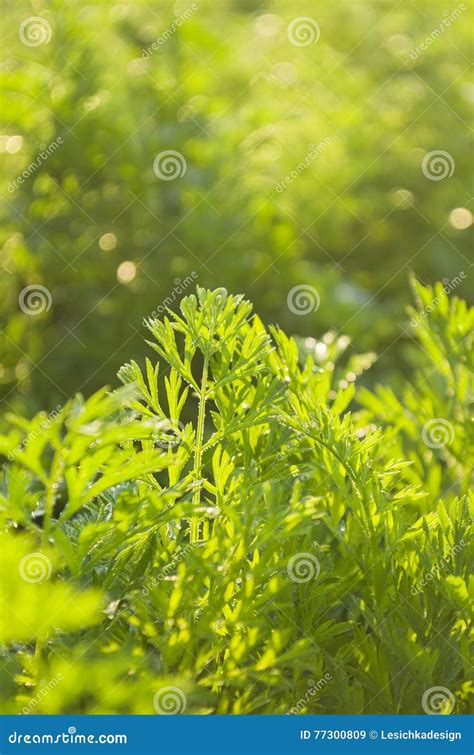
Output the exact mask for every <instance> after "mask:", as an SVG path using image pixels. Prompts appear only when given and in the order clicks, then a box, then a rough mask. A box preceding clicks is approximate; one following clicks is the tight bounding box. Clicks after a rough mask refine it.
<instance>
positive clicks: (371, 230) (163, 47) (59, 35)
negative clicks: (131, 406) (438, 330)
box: [0, 0, 474, 413]
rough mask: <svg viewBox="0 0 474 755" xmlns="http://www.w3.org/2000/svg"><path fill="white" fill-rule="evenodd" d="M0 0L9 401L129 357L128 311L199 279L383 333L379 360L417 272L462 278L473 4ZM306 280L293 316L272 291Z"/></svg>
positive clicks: (46, 392) (67, 385) (1, 314)
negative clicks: (310, 295)
mask: <svg viewBox="0 0 474 755" xmlns="http://www.w3.org/2000/svg"><path fill="white" fill-rule="evenodd" d="M4 13H5V15H6V19H5V21H6V23H5V30H6V32H5V40H4V43H6V48H7V49H8V53H7V54H6V55H5V57H4V59H3V62H2V67H1V86H2V100H3V107H2V111H3V118H4V121H5V122H4V125H3V127H2V136H1V140H0V152H1V166H2V174H3V179H2V190H3V193H4V198H5V201H4V203H3V210H2V217H1V238H0V244H1V246H0V249H1V251H0V267H1V270H2V274H1V277H0V321H1V329H0V383H1V386H2V393H1V396H2V398H3V399H4V402H5V406H8V407H14V408H22V410H24V407H25V406H26V407H27V409H28V411H30V413H33V410H36V409H37V408H38V407H39V406H41V407H44V408H46V409H52V408H53V407H55V406H57V405H58V403H60V404H62V403H63V402H64V401H65V399H66V398H68V397H69V396H71V395H72V394H73V393H74V392H75V391H76V390H79V389H80V390H82V391H83V392H84V393H85V394H87V395H89V394H90V393H92V392H93V391H94V390H96V389H97V388H98V387H99V386H101V385H102V384H103V383H104V382H107V381H109V380H110V376H111V375H112V374H114V372H115V370H116V369H117V367H118V366H119V365H120V364H121V363H123V361H124V360H125V359H126V358H127V357H128V354H129V353H134V354H135V355H136V356H137V357H139V358H140V357H141V356H143V354H144V348H145V347H144V345H143V341H142V338H141V334H140V331H141V322H142V319H143V317H144V316H147V315H149V314H150V313H151V312H153V311H154V310H156V308H157V307H159V306H160V305H161V304H162V302H163V301H164V300H166V299H167V298H168V297H173V301H174V298H180V296H176V297H175V296H174V294H173V292H174V291H176V290H178V292H180V291H181V288H182V287H183V281H185V280H186V279H187V278H188V277H189V276H191V275H193V277H194V278H196V279H197V280H198V282H199V284H200V285H206V286H210V287H215V286H226V287H227V288H228V289H229V290H232V291H235V292H237V291H242V292H244V293H245V294H247V295H248V296H249V297H251V298H252V300H253V301H255V302H257V305H258V309H259V313H260V314H261V316H262V318H263V319H264V321H265V322H270V321H272V322H278V323H279V324H280V325H281V326H282V327H283V328H285V329H286V330H287V331H288V332H290V333H296V334H299V335H301V336H303V337H314V338H318V337H320V336H321V335H322V334H323V333H324V332H325V331H326V330H328V329H329V328H331V329H334V330H335V331H336V332H337V331H342V332H344V333H347V334H348V335H349V336H350V337H351V338H352V339H353V341H354V342H356V345H357V349H356V350H357V351H359V352H360V351H367V350H373V349H375V350H377V351H378V352H379V353H384V352H386V353H385V355H384V359H383V361H381V362H377V363H376V365H375V366H374V368H373V370H372V373H373V374H374V375H376V376H378V377H382V378H385V377H387V378H388V373H389V372H391V370H392V367H393V365H394V364H397V365H398V366H399V365H400V363H401V364H404V363H405V364H406V361H405V360H407V359H409V358H410V353H411V345H410V338H411V337H410V336H409V335H408V334H407V333H406V332H405V330H404V326H402V323H403V313H404V309H405V307H406V304H407V302H408V300H409V295H408V287H407V285H406V280H407V271H408V269H409V268H413V269H414V270H415V272H416V273H417V275H418V276H419V277H420V278H421V279H422V280H423V281H425V282H429V281H432V280H435V279H436V280H443V279H444V280H449V281H451V280H453V279H454V278H457V277H459V276H460V272H461V271H463V273H464V277H463V278H462V279H461V281H460V284H459V287H458V288H459V290H457V291H456V293H457V294H458V295H460V296H464V297H468V295H469V279H470V275H469V273H470V262H469V250H470V247H469V244H470V233H471V231H470V230H469V226H470V224H471V214H470V210H469V204H468V203H469V196H468V192H467V191H466V187H467V186H468V182H469V175H470V170H471V169H472V161H471V156H470V152H469V140H468V123H469V121H470V116H471V112H472V110H471V108H472V101H473V98H474V86H473V84H472V83H471V81H470V78H469V72H468V66H469V49H470V48H469V45H470V38H471V31H470V29H471V28H472V24H471V23H470V20H471V21H472V14H471V10H470V9H469V7H468V6H467V5H465V4H464V3H461V4H460V5H459V4H458V5H456V6H455V7H454V6H453V8H452V9H451V8H450V9H448V10H447V9H446V4H445V3H444V2H438V1H437V0H435V2H432V1H431V0H430V1H428V0H416V2H410V3H401V4H399V3H398V4H397V3H394V2H385V1H384V0H364V1H363V2H358V3H355V4H351V3H332V2H323V3H318V4H317V7H316V6H313V5H312V4H308V3H301V2H297V3H295V2H293V1H291V2H290V0H278V1H275V2H271V1H270V0H269V1H268V2H252V0H222V2H219V3H212V2H209V1H206V0H204V2H199V3H190V2H189V1H188V0H184V1H181V0H178V1H177V2H170V1H169V0H163V1H162V2H159V3H158V2H154V1H153V0H149V2H141V1H138V2H133V3H132V2H121V3H113V2H105V3H88V4H86V5H84V4H83V3H80V2H78V0H70V1H69V2H67V3H64V2H58V1H57V0H56V1H55V0H52V1H49V2H41V0H36V1H35V2H31V3H25V2H19V3H7V4H6V5H5V7H4ZM308 15H310V16H312V17H313V18H310V19H309V21H308V19H307V20H306V22H305V23H306V27H307V28H305V27H304V23H303V22H302V21H301V19H300V17H308ZM295 19H300V20H299V26H298V24H296V25H295V23H294V21H295ZM302 23H303V26H301V24H302ZM291 24H293V26H291ZM308 24H309V27H308ZM289 25H290V26H289ZM440 29H441V31H440ZM308 34H309V37H308V36H307V35H308ZM305 35H306V36H305ZM311 36H312V38H311ZM308 40H309V41H308ZM423 47H424V49H423ZM169 150H172V151H173V152H174V153H175V154H173V155H171V156H169V155H168V156H167V155H166V154H165V155H161V153H163V152H165V153H167V152H168V151H169ZM439 150H442V151H443V153H445V154H444V155H441V157H439V156H438V158H436V155H435V156H431V153H432V152H437V151H439ZM176 153H178V154H176ZM158 155H161V157H159V158H158V159H157V156H158ZM436 159H437V160H438V162H437V163H436ZM433 160H434V162H433ZM440 161H441V162H440ZM24 171H25V173H26V177H25V174H24V173H23V172H24ZM173 171H174V172H175V173H173ZM173 176H174V177H173ZM170 179H172V180H170ZM302 283H305V284H307V285H310V286H313V287H314V288H315V289H316V290H317V291H318V294H319V297H320V302H321V304H320V306H319V308H318V310H317V311H315V312H312V313H311V314H309V315H308V316H306V317H301V316H298V315H297V314H295V313H294V312H292V311H291V310H290V309H289V307H288V305H287V294H288V291H289V289H291V288H292V287H293V286H296V285H300V284H302ZM38 285H39V286H43V287H44V288H46V289H47V292H48V293H49V297H48V299H47V301H46V302H45V303H44V302H42V301H40V302H39V305H38V306H39V308H40V310H42V311H40V313H39V314H36V315H35V316H32V315H30V314H28V313H27V312H25V308H24V307H23V308H21V307H20V306H19V298H20V297H21V293H22V291H23V290H24V289H25V287H27V286H38ZM400 360H401V362H400ZM372 373H371V374H372Z"/></svg>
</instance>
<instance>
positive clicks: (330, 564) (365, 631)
mask: <svg viewBox="0 0 474 755" xmlns="http://www.w3.org/2000/svg"><path fill="white" fill-rule="evenodd" d="M415 293H416V297H417V299H418V304H419V307H418V310H419V312H418V314H417V313H416V312H412V313H411V314H412V318H415V319H414V321H415V322H416V327H415V329H414V330H415V332H416V335H417V337H418V339H419V352H418V357H417V359H418V364H419V368H418V369H417V371H416V372H415V373H414V374H413V376H412V378H411V380H410V382H407V383H406V384H405V385H404V387H402V388H397V390H392V389H391V388H390V387H388V386H386V385H384V386H381V387H380V388H379V389H378V390H377V391H376V392H375V393H370V392H369V391H368V390H366V389H360V390H358V391H356V388H355V382H356V379H357V378H358V376H359V375H361V373H362V372H363V371H364V370H365V369H367V368H368V367H369V366H370V364H371V363H372V361H373V359H374V356H373V355H370V354H365V355H361V356H358V357H357V356H351V357H348V356H346V355H345V354H344V352H345V350H346V348H347V346H348V343H347V339H344V338H341V337H340V338H337V337H336V336H335V335H334V334H333V333H329V334H326V336H325V337H324V338H323V339H322V340H321V341H319V342H317V341H315V340H314V339H306V340H305V341H302V342H300V341H297V340H294V339H292V338H288V337H287V336H286V335H285V333H284V332H282V331H281V330H280V329H279V328H277V327H271V328H269V329H267V328H265V327H264V325H263V324H262V322H261V320H260V319H259V318H258V316H256V315H253V314H252V307H251V305H250V303H249V302H247V301H245V300H244V299H243V298H242V297H240V296H231V295H229V294H228V293H227V292H226V291H225V290H224V289H218V290H216V291H207V290H204V289H201V288H198V289H197V294H196V295H191V296H187V297H186V298H185V299H183V300H182V302H181V306H180V313H179V314H175V313H172V312H170V313H169V315H168V316H167V317H165V318H164V319H163V320H162V321H161V320H152V321H149V322H148V323H147V327H148V331H149V338H150V341H149V342H150V346H151V347H152V348H153V349H154V350H155V352H157V353H158V358H159V360H160V361H159V362H157V361H153V360H149V359H148V360H147V361H146V364H145V365H144V367H143V368H141V367H140V366H139V365H138V364H137V363H135V362H134V361H131V362H130V363H129V364H127V365H125V366H124V367H123V368H122V369H121V370H120V373H119V377H120V379H121V381H122V383H123V387H122V388H120V389H118V390H115V391H113V392H109V391H107V390H105V389H104V390H102V391H100V392H98V393H96V394H95V395H93V396H92V397H91V398H89V399H88V400H87V401H84V400H83V399H82V398H81V397H80V396H76V398H74V399H73V400H71V401H69V402H68V404H67V405H65V406H63V407H60V408H59V409H58V411H56V412H54V413H53V414H52V415H49V416H46V415H45V414H40V415H38V416H37V417H35V418H34V419H33V420H32V421H27V420H25V419H22V418H21V417H17V416H10V417H9V418H8V419H9V422H10V426H11V429H10V430H9V432H7V433H6V434H4V435H3V436H2V437H1V438H0V452H1V453H2V455H3V461H4V464H3V473H2V478H1V487H0V515H1V520H2V535H1V547H0V562H1V580H0V583H1V587H2V591H3V593H2V597H1V610H0V642H1V643H2V670H1V672H0V675H1V684H0V690H1V691H0V696H1V699H2V711H3V712H20V713H153V712H157V713H180V712H181V713H182V712H186V713H196V714H199V713H204V714H206V713H233V714H237V713H307V712H310V713H361V712H363V713H421V712H423V711H424V712H426V713H464V712H467V711H468V710H469V698H470V694H471V699H472V685H471V684H470V682H469V655H470V653H469V635H470V631H471V613H470V610H469V606H470V603H469V589H470V590H471V595H472V588H473V585H472V580H471V583H470V585H469V583H468V565H469V563H470V562H472V552H471V555H470V553H469V543H470V536H469V528H470V522H471V518H470V514H469V504H470V500H469V474H470V469H471V466H472V447H473V446H472V439H473V437H472V436H473V433H472V424H470V421H469V401H470V398H472V342H471V334H472V325H473V319H474V315H473V312H472V310H471V311H469V310H468V309H467V307H466V305H465V304H464V302H462V301H461V300H459V299H457V298H455V297H453V298H452V299H448V297H447V296H446V294H445V292H444V291H443V289H442V287H441V286H440V285H439V286H437V287H436V288H435V289H434V290H433V289H429V288H423V287H421V286H420V285H418V284H415ZM435 297H436V300H437V306H436V307H435V308H433V307H430V308H429V309H430V314H429V316H424V315H425V314H426V309H427V307H429V304H430V302H432V301H433V299H434V298H435ZM422 313H424V314H422ZM471 505H472V501H471Z"/></svg>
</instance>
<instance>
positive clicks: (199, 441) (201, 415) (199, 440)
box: [191, 354, 209, 543]
mask: <svg viewBox="0 0 474 755" xmlns="http://www.w3.org/2000/svg"><path fill="white" fill-rule="evenodd" d="M208 370H209V357H208V355H207V354H205V355H204V365H203V368H202V377H201V390H200V392H199V412H198V421H197V428H196V447H195V449H194V468H193V477H194V481H195V482H196V481H197V480H199V479H200V478H201V470H202V447H203V441H204V420H205V417H206V394H207V375H208ZM200 503H201V491H200V489H199V488H197V489H196V491H195V493H194V495H193V505H194V508H198V507H199V505H200ZM198 539H199V516H193V517H192V519H191V543H195V542H197V540H198Z"/></svg>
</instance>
